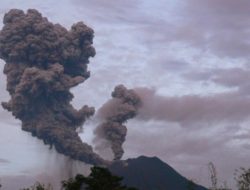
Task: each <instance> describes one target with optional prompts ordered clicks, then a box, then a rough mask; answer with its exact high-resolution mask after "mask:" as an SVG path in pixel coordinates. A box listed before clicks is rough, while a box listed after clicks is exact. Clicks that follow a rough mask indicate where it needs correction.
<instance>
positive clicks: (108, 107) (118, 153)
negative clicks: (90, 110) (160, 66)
mask: <svg viewBox="0 0 250 190" xmlns="http://www.w3.org/2000/svg"><path fill="white" fill-rule="evenodd" d="M112 97H113V98H112V99H110V100H109V101H108V102H107V103H105V104H104V105H103V106H102V107H101V108H100V109H99V111H98V116H99V117H100V118H101V119H104V122H103V123H102V124H100V125H99V126H98V127H97V128H96V130H95V134H96V136H97V137H96V140H97V142H98V139H102V138H103V139H105V140H107V141H108V142H109V143H110V146H111V149H112V151H113V153H114V160H119V159H121V157H122V155H123V153H124V151H123V148H122V144H123V143H124V141H125V138H126V134H127V128H126V126H125V125H123V124H124V123H125V122H126V121H127V120H128V119H131V118H133V117H135V116H136V115H137V112H138V109H139V107H140V106H141V100H140V98H139V96H138V95H137V94H136V93H135V91H134V90H129V89H127V88H126V87H124V86H123V85H118V86H116V87H115V89H114V91H113V92H112ZM97 146H98V144H97ZM99 146H100V145H99ZM101 146H102V145H101Z"/></svg>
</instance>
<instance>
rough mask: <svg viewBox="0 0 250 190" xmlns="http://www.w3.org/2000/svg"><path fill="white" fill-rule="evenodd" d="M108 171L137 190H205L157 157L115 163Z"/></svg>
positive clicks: (141, 157)
mask: <svg viewBox="0 0 250 190" xmlns="http://www.w3.org/2000/svg"><path fill="white" fill-rule="evenodd" d="M109 169H110V171H111V172H112V173H113V174H115V175H118V176H122V177H123V183H124V184H125V185H127V186H129V187H136V188H138V189H139V190H188V189H193V190H207V188H205V187H202V186H200V185H198V184H195V183H193V184H191V182H190V180H188V179H187V178H185V177H183V176H182V175H180V174H179V173H178V172H176V171H175V170H174V169H173V168H172V167H170V166H169V165H168V164H166V163H164V162H163V161H162V160H160V159H159V158H157V157H146V156H140V157H138V158H133V159H128V160H124V161H116V162H114V163H113V164H112V165H110V166H109Z"/></svg>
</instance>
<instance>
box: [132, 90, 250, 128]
mask: <svg viewBox="0 0 250 190" xmlns="http://www.w3.org/2000/svg"><path fill="white" fill-rule="evenodd" d="M136 93H137V94H138V95H139V96H140V98H141V100H142V102H143V106H142V107H141V109H140V110H139V114H138V117H137V118H138V119H140V120H144V121H149V120H159V121H166V122H175V123H179V124H181V125H182V126H184V127H185V126H190V124H191V125H194V124H195V123H196V124H197V123H204V122H206V123H209V124H212V123H213V124H214V123H217V124H218V123H224V122H229V123H231V122H233V123H234V122H237V123H238V122H243V121H246V120H248V119H249V117H250V115H249V111H250V103H249V97H248V96H245V97H243V96H241V94H239V93H238V92H227V93H219V94H214V95H210V96H200V95H184V96H161V95H158V94H157V92H156V91H155V90H154V89H148V88H138V89H136Z"/></svg>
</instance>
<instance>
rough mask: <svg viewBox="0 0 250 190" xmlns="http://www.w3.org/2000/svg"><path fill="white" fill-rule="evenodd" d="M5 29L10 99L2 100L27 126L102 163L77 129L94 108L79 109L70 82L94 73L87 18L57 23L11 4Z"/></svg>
mask: <svg viewBox="0 0 250 190" xmlns="http://www.w3.org/2000/svg"><path fill="white" fill-rule="evenodd" d="M3 23H4V26H3V28H2V30H1V31H0V58H2V59H3V60H5V62H6V64H5V67H4V74H6V76H7V90H8V91H9V93H10V96H11V99H10V100H9V102H3V103H2V106H3V107H4V108H5V109H7V110H8V111H11V112H12V114H13V115H14V116H15V117H16V118H18V119H20V120H21V121H22V129H23V130H25V131H29V132H31V133H32V135H34V136H37V137H38V138H40V139H43V141H44V142H45V143H46V144H50V145H51V146H54V147H55V149H56V150H57V151H58V152H59V153H63V154H64V155H67V156H69V157H71V158H73V159H76V160H81V161H84V162H86V163H90V164H103V163H104V160H103V159H102V158H100V157H99V156H98V155H97V154H95V153H94V152H93V150H92V147H91V146H89V145H87V144H86V143H83V142H82V141H81V139H80V137H79V136H78V134H77V132H76V129H77V128H78V127H79V126H81V125H82V124H83V123H84V121H85V120H86V119H87V118H88V117H90V116H92V115H93V114H94V108H92V107H88V106H83V107H82V108H81V109H80V110H76V109H74V108H73V107H72V105H71V104H70V101H71V100H72V98H73V95H72V94H71V93H70V91H69V90H70V88H72V87H74V86H77V85H78V84H80V83H82V82H84V81H85V80H86V79H87V78H88V77H89V76H90V74H89V72H88V71H87V64H88V62H89V61H88V59H89V57H93V56H94V55H95V49H94V48H93V46H92V39H93V33H94V32H93V30H92V29H91V28H89V27H88V26H86V25H85V24H84V23H83V22H78V23H76V24H74V25H73V26H72V27H71V29H70V30H67V29H65V28H64V27H62V26H61V25H59V24H52V23H51V22H49V21H48V20H47V18H44V17H42V15H41V14H40V13H39V12H38V11H37V10H34V9H30V10H28V11H27V13H24V12H23V11H21V10H17V9H12V10H10V11H9V12H8V13H6V14H5V16H4V20H3Z"/></svg>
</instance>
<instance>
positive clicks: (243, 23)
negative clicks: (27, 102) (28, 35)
mask: <svg viewBox="0 0 250 190" xmlns="http://www.w3.org/2000/svg"><path fill="white" fill-rule="evenodd" d="M11 8H19V9H23V10H27V9H28V8H35V9H38V10H39V11H40V12H41V13H42V14H43V16H46V17H48V19H49V20H50V21H51V22H54V23H60V24H61V25H63V26H65V27H66V28H70V26H71V25H72V24H73V23H75V22H77V21H84V22H85V24H87V25H89V26H90V27H92V28H93V29H94V31H95V38H94V47H95V48H96V52H97V54H96V56H95V57H94V58H92V59H91V60H90V65H89V70H90V71H91V77H90V78H89V79H88V80H87V81H86V82H85V83H83V84H82V85H80V86H78V87H76V88H74V89H72V92H73V93H74V95H75V99H74V100H73V104H74V105H75V106H76V107H80V106H82V105H84V104H88V105H90V106H95V107H96V109H98V108H99V107H100V106H101V105H102V104H103V103H104V102H105V101H106V100H108V99H109V98H110V93H111V91H112V90H113V88H114V86H115V85H117V84H121V83H122V84H124V85H126V86H127V87H128V88H138V87H140V88H143V89H142V91H143V93H145V94H146V95H147V96H146V97H147V98H146V100H147V102H146V103H145V108H147V109H144V110H143V111H142V113H141V114H140V115H139V116H138V117H137V118H136V119H134V120H131V121H129V122H128V124H127V126H128V136H127V141H126V142H125V144H124V148H125V155H124V157H123V158H124V159H126V158H129V157H136V156H139V155H142V154H143V155H148V156H158V157H159V158H161V159H162V160H164V161H165V162H166V163H168V164H170V165H171V166H172V167H174V168H175V169H176V170H177V171H178V172H180V173H181V174H182V175H184V176H186V177H188V178H190V179H193V180H194V181H196V182H198V183H200V184H203V185H206V186H208V169H207V164H208V163H209V162H213V163H214V164H215V166H216V168H217V173H218V177H219V180H220V182H223V181H224V180H226V181H227V182H228V184H229V185H232V183H233V172H234V169H237V168H239V167H240V166H243V167H248V166H249V157H250V143H249V138H250V129H249V122H250V118H249V116H250V96H249V93H250V67H249V64H248V61H249V58H250V54H249V51H250V24H249V23H250V1H249V0H185V1H183V0H158V1H153V0H126V1H124V0H108V1H104V0H91V1H88V0H61V1H60V3H59V2H58V1H54V0H36V1H33V0H25V1H22V0H1V2H0V18H1V20H2V18H3V15H4V14H5V13H6V12H7V11H8V10H9V9H11ZM1 27H2V24H1ZM0 62H1V65H0V68H1V70H3V65H4V62H3V61H2V60H1V61H0ZM1 73H2V72H1ZM0 79H1V80H0V81H1V82H0V86H1V89H2V90H1V92H0V98H1V101H6V100H8V93H7V92H6V91H5V90H4V89H5V84H6V83H5V76H4V75H3V74H0ZM0 116H1V121H0V143H1V146H0V152H1V154H0V175H2V176H4V175H5V176H7V175H8V176H11V175H27V174H28V173H30V172H31V171H34V168H37V167H38V166H37V165H39V167H45V166H46V167H47V166H50V165H53V164H54V161H55V160H56V159H58V156H55V153H53V156H51V155H52V154H51V152H50V151H49V150H48V147H46V146H44V145H43V144H42V143H41V142H39V140H36V139H34V138H32V137H31V136H30V135H29V134H26V133H25V132H23V131H21V128H20V122H19V121H16V120H14V118H13V117H12V116H11V115H10V114H8V113H6V111H4V110H3V109H2V108H1V109H0ZM93 125H94V121H89V122H88V123H87V125H86V127H85V133H84V134H82V136H83V137H84V138H85V140H86V141H88V142H89V143H91V138H92V135H91V132H92V129H93ZM52 157H53V158H52ZM55 157H56V158H55ZM53 160H54V161H53ZM41 171H42V170H41ZM41 173H42V172H41ZM36 175H40V174H36Z"/></svg>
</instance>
